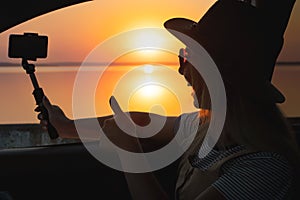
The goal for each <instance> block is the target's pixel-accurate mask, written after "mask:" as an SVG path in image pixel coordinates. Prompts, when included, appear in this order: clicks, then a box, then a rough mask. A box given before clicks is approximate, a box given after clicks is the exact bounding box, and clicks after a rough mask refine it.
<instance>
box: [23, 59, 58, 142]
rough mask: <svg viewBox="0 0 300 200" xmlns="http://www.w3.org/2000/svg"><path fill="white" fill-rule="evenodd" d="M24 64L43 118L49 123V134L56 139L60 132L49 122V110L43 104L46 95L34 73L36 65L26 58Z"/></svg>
mask: <svg viewBox="0 0 300 200" xmlns="http://www.w3.org/2000/svg"><path fill="white" fill-rule="evenodd" d="M22 66H23V68H24V69H25V70H26V73H27V74H29V76H30V79H31V82H32V85H33V87H34V90H33V93H32V94H33V96H34V98H35V101H36V105H38V106H39V108H40V109H41V113H42V115H43V118H44V119H45V120H47V121H48V125H47V128H48V134H49V136H50V138H51V139H56V138H58V133H57V130H56V129H55V128H54V126H53V125H52V124H51V123H50V122H49V115H48V111H47V109H46V108H45V106H44V105H43V97H44V96H45V95H44V91H43V89H42V88H40V86H39V84H38V81H37V79H36V76H35V74H34V72H35V66H34V65H33V64H29V63H28V61H27V60H26V59H24V58H23V59H22Z"/></svg>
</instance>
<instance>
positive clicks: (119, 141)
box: [102, 97, 142, 152]
mask: <svg viewBox="0 0 300 200" xmlns="http://www.w3.org/2000/svg"><path fill="white" fill-rule="evenodd" d="M110 106H111V108H112V110H113V112H114V113H115V115H114V116H113V117H112V118H110V119H106V120H105V121H104V123H103V127H102V130H103V131H104V133H105V134H106V136H107V137H108V138H109V140H110V141H111V142H113V143H114V144H115V145H117V146H118V147H120V148H122V149H125V150H127V151H133V152H141V151H142V149H141V147H140V144H139V140H138V138H137V133H136V124H135V123H134V122H133V121H132V120H131V118H130V116H129V115H128V114H127V113H124V112H123V111H122V110H121V108H120V106H119V104H118V103H117V101H116V100H115V99H114V97H112V98H111V100H110Z"/></svg>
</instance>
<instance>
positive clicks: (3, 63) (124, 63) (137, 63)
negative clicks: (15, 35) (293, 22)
mask: <svg viewBox="0 0 300 200" xmlns="http://www.w3.org/2000/svg"><path fill="white" fill-rule="evenodd" d="M145 64H159V65H177V64H178V63H177V62H161V63H144V62H120V63H113V64H110V63H104V62H94V63H85V65H86V66H107V65H112V66H128V65H145ZM20 65H21V63H12V62H0V67H2V66H5V67H7V66H10V67H20ZM35 65H37V66H53V67H56V66H57V67H58V66H81V65H82V63H81V62H50V63H38V62H37V63H35ZM276 65H277V66H286V65H288V66H300V61H292V62H286V61H278V62H277V63H276Z"/></svg>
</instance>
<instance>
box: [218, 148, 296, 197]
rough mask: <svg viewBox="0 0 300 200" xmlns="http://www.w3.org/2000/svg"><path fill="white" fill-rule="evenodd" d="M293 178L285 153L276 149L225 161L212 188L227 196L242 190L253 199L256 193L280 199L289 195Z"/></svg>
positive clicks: (256, 195)
mask: <svg viewBox="0 0 300 200" xmlns="http://www.w3.org/2000/svg"><path fill="white" fill-rule="evenodd" d="M292 181H293V170H292V168H291V166H290V164H289V162H288V160H287V159H285V157H284V156H282V155H280V154H279V153H276V152H265V151H259V152H252V153H248V154H244V155H241V156H238V157H236V158H233V159H231V160H229V161H228V162H226V163H224V164H223V166H222V170H221V175H220V178H219V179H218V180H217V181H216V182H215V183H214V187H216V188H217V189H219V190H221V191H222V192H223V193H225V194H226V195H228V196H232V195H233V196H234V195H238V194H240V193H244V194H245V195H248V196H250V197H253V198H254V199H255V198H256V197H258V196H260V197H262V196H264V197H265V199H274V197H276V198H278V199H282V198H283V197H284V196H286V195H287V194H288V191H289V190H290V188H291V186H292ZM236 183H238V184H236ZM229 191H230V192H229ZM270 194H272V195H271V196H270ZM273 195H274V196H273ZM233 196H232V197H233ZM229 199H230V198H229ZM263 199H264V198H263Z"/></svg>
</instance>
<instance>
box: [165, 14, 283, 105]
mask: <svg viewBox="0 0 300 200" xmlns="http://www.w3.org/2000/svg"><path fill="white" fill-rule="evenodd" d="M196 26H197V22H195V21H193V20H190V19H186V18H172V19H169V20H167V21H166V22H165V23H164V27H165V28H166V29H167V30H168V31H169V32H170V33H171V34H172V35H174V36H175V37H176V38H177V39H179V40H180V41H181V42H182V43H183V44H184V45H186V46H187V47H189V46H190V44H191V39H193V40H195V41H197V42H198V43H200V42H199V41H202V43H201V44H200V45H202V46H203V48H205V46H206V44H203V42H204V41H206V40H205V38H202V39H200V38H201V37H203V36H201V35H199V34H197V31H195V30H194V29H195V28H196ZM186 36H188V37H186ZM265 86H266V87H261V88H266V89H267V90H268V91H266V92H267V93H269V94H270V95H271V98H272V99H273V100H274V101H275V103H283V102H285V96H284V95H283V94H282V93H281V92H280V91H279V90H278V89H277V88H276V87H275V86H274V85H273V84H272V83H271V82H269V81H267V82H266V85H265ZM261 94H262V93H261Z"/></svg>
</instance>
